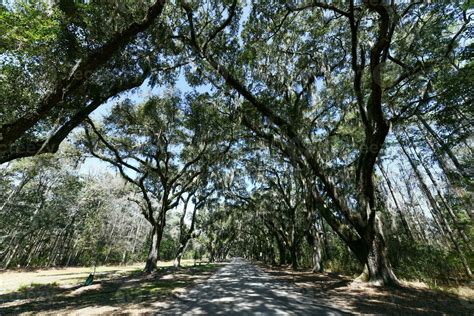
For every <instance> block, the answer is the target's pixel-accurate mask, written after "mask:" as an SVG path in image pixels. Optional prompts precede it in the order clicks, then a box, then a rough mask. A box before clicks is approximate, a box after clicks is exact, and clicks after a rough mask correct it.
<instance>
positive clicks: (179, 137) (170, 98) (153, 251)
mask: <svg viewBox="0 0 474 316" xmlns="http://www.w3.org/2000/svg"><path fill="white" fill-rule="evenodd" d="M216 119H218V116H217V115H216V113H215V111H213V110H212V108H211V107H209V106H208V105H207V104H206V100H205V98H204V97H202V96H198V97H196V98H194V97H193V96H192V95H188V96H187V97H186V98H185V99H181V97H180V96H179V95H177V94H174V95H173V94H172V93H171V92H170V93H167V94H166V95H164V96H163V97H152V98H151V99H149V100H147V101H146V102H145V103H144V104H143V105H141V106H134V105H133V104H132V103H131V102H130V101H125V102H123V103H119V104H118V105H117V106H116V107H115V108H114V109H113V111H112V113H111V115H110V116H109V117H108V118H107V119H106V120H105V126H104V127H103V128H102V129H100V128H98V127H96V126H95V124H94V123H92V122H90V123H89V125H90V127H86V137H85V146H86V148H87V150H88V151H89V152H90V153H91V154H92V155H93V156H94V157H96V158H99V159H101V160H103V161H106V162H108V163H110V164H112V165H113V166H115V167H116V168H117V169H118V171H119V172H120V174H121V175H122V177H123V178H124V179H125V180H126V181H128V182H129V183H130V184H132V185H134V186H135V187H136V189H137V191H138V192H139V194H140V195H141V199H140V200H134V201H136V203H137V204H139V205H140V207H141V208H142V213H143V215H144V216H145V218H146V220H147V221H149V223H150V225H151V226H152V233H151V236H152V239H151V244H150V250H149V254H148V259H147V263H146V266H145V270H146V271H147V272H151V271H152V270H153V269H154V268H155V267H156V262H157V261H158V260H159V259H160V257H159V255H160V244H161V240H162V238H163V232H164V228H165V226H166V214H167V212H168V211H169V210H172V209H174V208H176V207H177V206H178V205H179V203H180V200H181V198H182V197H183V195H184V194H185V193H188V197H189V193H190V192H193V191H195V190H196V184H198V183H202V185H205V184H206V181H207V177H208V174H209V170H210V167H209V165H210V164H212V163H213V162H217V160H218V159H219V158H221V157H223V155H225V152H226V150H227V149H228V148H229V145H228V144H227V143H226V138H225V136H226V133H223V132H222V129H221V128H219V123H220V122H216V121H215V120H216ZM213 120H214V121H213ZM196 203H199V202H196ZM197 206H198V207H199V205H197ZM183 238H184V237H183ZM183 246H185V245H183Z"/></svg>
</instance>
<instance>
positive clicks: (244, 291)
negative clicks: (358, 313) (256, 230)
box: [160, 259, 347, 315]
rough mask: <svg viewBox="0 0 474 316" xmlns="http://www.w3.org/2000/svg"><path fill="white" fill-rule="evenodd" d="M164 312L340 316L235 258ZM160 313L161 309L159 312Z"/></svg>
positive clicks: (338, 311) (182, 313)
mask: <svg viewBox="0 0 474 316" xmlns="http://www.w3.org/2000/svg"><path fill="white" fill-rule="evenodd" d="M163 313H164V314H166V315H196V314H208V315H224V314H225V315H246V314H247V315H250V314H251V315H255V314H257V315H275V314H277V315H278V314H280V315H282V314H284V315H344V314H347V313H345V312H343V311H341V310H338V309H336V308H332V307H329V306H327V305H323V304H319V303H318V302H317V301H316V300H314V299H311V298H310V297H307V296H305V295H303V294H302V293H301V292H299V291H298V290H296V289H295V288H294V287H293V286H292V285H291V284H290V283H288V282H284V281H280V280H278V279H276V278H272V277H270V276H269V275H268V274H266V273H264V272H263V271H262V270H261V269H259V268H258V267H255V266H254V265H252V264H249V263H247V262H245V261H243V260H240V259H236V260H235V261H233V262H232V263H231V264H229V265H227V266H226V267H224V268H222V269H221V270H220V271H218V272H217V273H216V274H215V275H214V276H213V277H211V278H210V279H209V280H208V281H207V282H206V283H205V284H202V285H200V286H198V287H197V288H195V289H193V290H192V291H191V292H189V293H188V294H186V295H183V296H181V297H180V301H179V302H177V303H175V304H174V305H173V306H171V307H170V308H169V309H167V310H165V311H163ZM160 314H161V312H160Z"/></svg>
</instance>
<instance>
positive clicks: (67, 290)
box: [0, 265, 218, 315]
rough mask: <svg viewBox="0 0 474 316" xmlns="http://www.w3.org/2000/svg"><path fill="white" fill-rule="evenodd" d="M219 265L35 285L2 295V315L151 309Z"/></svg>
mask: <svg viewBox="0 0 474 316" xmlns="http://www.w3.org/2000/svg"><path fill="white" fill-rule="evenodd" d="M217 268H218V267H217V266H214V265H212V266H211V265H209V266H201V267H191V268H183V269H172V268H163V269H160V270H159V271H158V272H156V273H154V274H152V275H147V274H144V273H142V272H133V273H130V274H128V275H125V276H120V277H116V278H113V279H110V280H101V281H97V282H94V284H93V285H91V286H88V287H84V286H82V285H76V286H59V285H57V284H50V285H34V286H32V287H29V288H26V289H22V290H19V291H16V292H12V293H8V294H3V295H0V315H5V314H7V315H9V314H19V313H23V312H32V313H39V312H42V313H55V312H61V313H64V312H68V311H71V312H72V311H77V310H80V309H84V308H88V307H99V308H100V307H104V306H106V307H117V308H119V310H120V308H125V307H126V306H130V305H133V306H134V308H137V309H147V308H151V307H152V306H151V304H152V303H153V302H157V301H160V300H161V301H164V300H169V299H170V298H172V297H173V290H175V289H178V288H186V287H189V286H191V285H192V284H193V281H194V280H195V279H196V276H199V278H207V277H209V276H210V275H212V273H213V271H215V270H216V269H217Z"/></svg>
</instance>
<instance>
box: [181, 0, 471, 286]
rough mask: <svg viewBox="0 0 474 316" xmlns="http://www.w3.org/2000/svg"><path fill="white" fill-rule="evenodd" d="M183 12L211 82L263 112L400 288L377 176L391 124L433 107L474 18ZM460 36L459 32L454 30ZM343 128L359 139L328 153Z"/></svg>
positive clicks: (366, 7) (366, 4)
mask: <svg viewBox="0 0 474 316" xmlns="http://www.w3.org/2000/svg"><path fill="white" fill-rule="evenodd" d="M181 7H182V10H183V11H184V13H185V14H186V19H184V21H187V26H186V27H183V30H180V31H178V34H177V35H176V37H177V38H179V39H180V40H181V41H182V42H183V43H184V44H186V45H187V46H188V47H189V50H190V52H191V53H192V54H194V55H195V56H196V57H197V58H198V59H199V60H200V61H201V68H200V69H199V71H200V72H203V73H204V76H203V78H209V79H208V80H209V81H210V82H214V81H216V80H217V81H218V82H219V83H223V84H225V85H226V86H227V87H228V89H230V90H231V91H235V92H236V93H237V94H238V95H239V96H240V97H241V100H242V101H243V102H244V103H247V104H249V105H250V106H252V107H254V108H255V109H256V110H257V111H258V112H259V113H260V114H261V115H263V117H264V118H265V120H266V122H265V124H264V125H263V128H266V129H268V130H272V131H273V132H274V133H277V135H278V136H277V137H278V140H277V141H279V142H281V143H283V144H282V147H286V151H288V152H292V153H293V155H294V156H296V157H298V158H297V160H302V162H303V163H304V164H306V165H307V166H308V168H310V169H311V170H312V172H313V173H314V177H316V178H317V179H318V181H317V182H318V183H317V184H316V185H317V186H318V188H315V191H316V190H317V191H319V190H321V192H318V193H317V194H316V199H317V200H318V201H320V204H321V205H323V207H322V208H321V209H320V212H321V214H322V216H323V217H324V218H325V220H326V221H327V222H328V223H329V224H330V225H331V227H332V228H333V229H334V230H335V231H336V232H337V233H338V235H339V236H340V237H341V238H342V239H343V240H344V242H346V244H347V245H348V246H349V247H350V248H351V250H352V251H353V252H354V254H355V255H356V257H357V258H358V259H359V260H360V262H361V263H363V264H365V265H366V266H367V268H368V277H369V279H370V280H371V281H373V282H376V283H381V284H393V285H396V284H398V280H397V278H396V277H395V275H394V273H393V271H392V267H391V264H390V262H389V259H388V256H387V249H386V243H385V240H384V236H383V228H382V223H381V221H380V219H379V212H380V209H381V207H383V206H382V205H380V204H379V203H378V202H377V198H376V183H374V167H375V164H376V161H377V158H378V157H379V156H380V154H381V151H382V149H383V147H384V144H385V140H386V138H387V135H388V134H389V131H390V125H391V123H393V122H396V121H397V120H400V119H403V117H405V116H407V115H413V112H416V109H417V107H418V106H419V105H420V104H421V103H422V100H420V96H419V95H418V94H416V93H414V92H415V91H416V90H417V89H419V88H420V87H422V86H423V85H426V82H427V77H429V74H430V72H431V73H432V72H433V70H434V69H437V68H439V67H441V68H442V67H449V66H447V64H448V63H449V61H450V59H451V58H452V56H453V54H454V52H455V49H456V48H457V43H459V42H460V39H461V38H462V37H463V36H464V33H465V31H466V28H467V25H468V22H469V19H470V18H469V17H468V16H467V12H466V11H465V10H466V9H465V8H464V7H462V6H457V5H449V6H444V5H424V4H423V3H421V2H414V3H407V4H400V5H398V4H395V3H392V4H386V3H385V2H383V1H363V2H362V3H355V2H354V1H349V2H348V3H347V4H334V5H332V4H325V3H321V2H317V1H313V2H309V3H306V2H301V3H300V2H295V3H288V4H281V3H279V2H276V3H273V2H272V1H268V2H265V3H259V4H256V5H253V6H252V8H251V12H250V14H249V17H248V19H247V20H243V19H242V14H240V13H241V10H240V8H239V7H238V4H237V2H236V1H234V2H233V3H231V4H229V5H228V6H227V7H225V5H224V4H222V6H221V7H218V8H217V9H216V11H217V10H220V12H226V14H225V15H224V14H222V17H221V15H219V14H215V17H217V18H215V21H213V23H207V21H208V20H209V13H208V12H207V11H206V9H204V8H202V7H198V6H197V5H196V4H195V3H191V2H189V3H188V2H183V3H182V5H181ZM183 23H184V22H183ZM240 23H243V29H242V30H239V25H240ZM425 24H428V28H429V32H428V31H427V29H428V28H427V25H425ZM215 25H217V26H215ZM448 27H449V28H451V30H452V31H450V32H444V30H446V29H447V28H448ZM262 30H267V31H266V32H262ZM414 30H415V31H414ZM239 35H241V36H239ZM237 36H239V41H237V40H236V39H235V38H236V37H237ZM433 38H436V39H437V40H436V47H434V45H433V44H434V42H433ZM427 52H429V55H428V56H426V54H427ZM231 60H237V61H238V62H230V61H231ZM407 83H409V85H407ZM317 90H319V93H318V94H316V93H315V91H317ZM327 124H333V126H334V128H332V129H329V130H328V128H326V126H327ZM340 125H342V127H343V128H345V129H346V133H347V130H349V131H350V130H351V129H352V130H353V132H352V134H351V135H350V136H349V137H348V139H347V140H346V141H345V143H344V144H343V145H341V146H337V147H339V148H334V147H336V146H331V147H333V148H331V150H330V151H329V152H325V153H321V149H322V148H324V146H330V145H329V144H328V143H330V142H331V141H333V139H334V137H332V136H339V135H338V132H339V131H338V128H339V127H340ZM349 133H350V132H349ZM339 169H340V170H341V171H339V172H338V170H339ZM349 175H350V176H349ZM347 188H349V190H347ZM335 214H340V215H342V216H343V218H344V222H341V220H340V216H339V215H338V216H336V215H335Z"/></svg>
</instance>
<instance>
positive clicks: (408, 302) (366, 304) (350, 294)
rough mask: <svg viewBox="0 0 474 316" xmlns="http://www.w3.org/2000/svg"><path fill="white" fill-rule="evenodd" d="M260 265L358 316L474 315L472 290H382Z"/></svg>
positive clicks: (407, 285) (420, 286)
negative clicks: (374, 315) (380, 315)
mask: <svg viewBox="0 0 474 316" xmlns="http://www.w3.org/2000/svg"><path fill="white" fill-rule="evenodd" d="M258 265H259V266H260V267H261V268H262V269H263V270H264V271H265V272H266V273H268V274H270V275H271V276H272V277H273V278H276V279H278V280H281V281H285V282H290V283H292V284H294V285H295V286H296V287H297V288H298V289H299V290H300V291H301V292H303V293H305V294H306V295H308V296H312V297H316V298H317V299H318V300H319V301H321V302H322V303H323V302H324V303H325V304H327V305H328V306H333V307H339V308H342V309H344V310H347V311H351V312H353V313H355V314H377V315H378V314H384V315H387V314H388V315H394V314H396V315H446V314H447V315H474V289H473V287H469V286H465V287H461V288H437V289H433V288H430V287H429V286H428V285H426V284H424V283H416V282H403V287H402V288H398V289H393V288H381V287H376V286H372V285H370V284H368V283H363V282H354V281H353V279H352V278H351V277H348V276H343V275H340V274H337V273H327V272H325V273H312V272H311V271H304V270H301V271H292V270H290V269H287V268H281V267H271V266H267V265H264V264H262V263H258Z"/></svg>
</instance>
